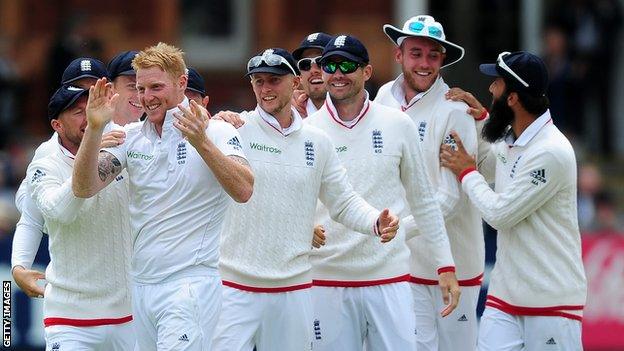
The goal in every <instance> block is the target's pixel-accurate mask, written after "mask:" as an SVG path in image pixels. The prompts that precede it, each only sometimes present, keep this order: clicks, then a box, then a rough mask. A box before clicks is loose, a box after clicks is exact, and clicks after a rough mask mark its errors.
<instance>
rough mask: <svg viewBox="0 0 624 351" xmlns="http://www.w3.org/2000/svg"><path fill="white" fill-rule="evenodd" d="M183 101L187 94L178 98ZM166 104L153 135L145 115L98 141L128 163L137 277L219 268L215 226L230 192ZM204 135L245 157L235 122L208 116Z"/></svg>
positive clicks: (154, 279) (147, 279)
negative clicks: (121, 136)
mask: <svg viewBox="0 0 624 351" xmlns="http://www.w3.org/2000/svg"><path fill="white" fill-rule="evenodd" d="M182 104H183V105H184V106H188V99H187V98H184V101H183V102H182ZM178 111H179V109H178V108H177V107H176V108H173V109H171V110H168V111H167V113H166V116H165V120H164V123H163V127H162V136H161V137H159V136H158V134H157V133H156V129H155V126H154V124H153V123H151V122H150V121H149V120H145V121H144V122H139V123H133V124H129V125H126V126H125V127H124V130H125V132H126V141H125V142H124V143H123V144H122V145H120V146H118V147H115V148H109V149H105V150H106V151H108V152H110V153H111V154H113V155H114V156H115V157H117V159H118V160H119V161H120V162H121V164H122V166H123V167H124V168H126V169H127V170H128V175H129V184H130V188H129V189H130V222H131V224H132V233H133V243H134V245H133V255H132V278H133V280H134V281H135V282H137V283H143V284H150V283H158V282H162V281H163V280H165V279H167V278H171V279H174V278H179V277H182V276H197V275H204V274H215V275H216V274H218V272H217V263H218V259H219V233H220V232H221V227H222V224H223V218H224V216H225V212H226V209H227V207H228V205H229V203H230V197H229V196H228V194H227V193H226V192H225V190H223V188H222V187H221V184H219V182H218V181H217V179H216V178H215V176H214V174H213V173H212V171H211V170H210V168H208V166H207V165H206V163H205V162H204V160H203V159H202V158H201V156H200V155H199V153H198V152H197V151H196V150H195V148H194V147H193V146H192V145H191V144H190V143H189V142H188V141H187V140H186V139H184V137H183V136H182V133H181V132H180V131H179V130H178V129H177V128H175V127H174V126H173V119H174V118H175V117H174V116H173V113H174V112H178ZM206 133H207V135H208V138H210V140H211V141H212V142H213V143H214V144H215V145H216V146H217V147H218V148H219V150H221V152H223V153H224V154H225V155H235V156H239V157H245V155H244V154H243V151H242V149H241V147H240V144H239V140H240V136H239V134H238V132H237V131H236V129H234V127H232V126H231V125H230V124H227V123H225V122H223V121H217V120H211V121H210V123H209V124H208V128H207V129H206Z"/></svg>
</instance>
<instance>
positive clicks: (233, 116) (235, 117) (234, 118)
mask: <svg viewBox="0 0 624 351" xmlns="http://www.w3.org/2000/svg"><path fill="white" fill-rule="evenodd" d="M212 118H214V119H219V120H222V121H224V122H227V123H229V124H231V125H233V126H234V128H236V129H238V128H240V127H242V126H243V124H245V120H243V119H242V118H241V117H240V114H238V113H236V112H232V111H219V112H218V113H217V114H216V115H214V116H212Z"/></svg>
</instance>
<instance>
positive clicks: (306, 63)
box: [297, 56, 321, 72]
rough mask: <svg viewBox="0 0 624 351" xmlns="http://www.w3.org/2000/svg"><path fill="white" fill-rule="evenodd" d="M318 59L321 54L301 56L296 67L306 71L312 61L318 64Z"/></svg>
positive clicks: (310, 67)
mask: <svg viewBox="0 0 624 351" xmlns="http://www.w3.org/2000/svg"><path fill="white" fill-rule="evenodd" d="M320 59H321V56H317V57H306V58H302V59H301V60H299V61H297V67H298V68H299V70H300V71H306V72H307V71H309V70H310V69H312V64H313V63H316V64H317V65H318V61H319V60H320Z"/></svg>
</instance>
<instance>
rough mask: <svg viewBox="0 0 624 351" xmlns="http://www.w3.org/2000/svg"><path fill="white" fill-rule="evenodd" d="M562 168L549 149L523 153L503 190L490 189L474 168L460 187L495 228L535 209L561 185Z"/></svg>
mask: <svg viewBox="0 0 624 351" xmlns="http://www.w3.org/2000/svg"><path fill="white" fill-rule="evenodd" d="M565 177H566V167H565V166H564V165H563V164H561V163H560V162H559V161H558V159H557V157H556V156H555V155H553V154H552V152H548V151H544V152H541V153H536V154H534V155H530V156H527V159H525V161H524V162H523V163H522V165H521V166H520V167H519V168H518V170H517V171H516V176H515V177H514V179H513V181H512V182H511V183H510V184H509V185H508V186H507V187H506V189H505V191H504V192H501V193H497V192H495V191H494V190H492V189H491V188H490V187H489V185H488V183H487V182H486V180H485V179H484V177H483V176H482V175H481V174H480V173H479V172H477V171H473V172H471V173H469V174H467V175H466V176H465V177H464V178H463V179H462V188H463V189H464V191H465V192H466V194H468V196H469V197H470V200H471V201H472V203H473V204H474V205H475V207H476V208H477V209H478V210H479V212H481V215H482V216H483V219H484V220H485V221H486V222H488V224H490V225H491V226H492V227H494V228H495V229H497V230H504V229H508V228H511V227H513V226H514V225H516V224H517V223H518V222H520V221H522V220H523V219H525V218H526V217H528V216H529V215H530V214H531V213H533V212H535V211H536V210H537V209H539V208H540V207H541V206H542V205H543V204H544V203H546V201H548V200H549V199H550V198H551V197H552V196H553V195H554V194H555V193H557V191H559V189H560V188H561V184H562V182H561V181H560V180H561V179H563V178H565Z"/></svg>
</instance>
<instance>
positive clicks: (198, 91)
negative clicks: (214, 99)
mask: <svg viewBox="0 0 624 351" xmlns="http://www.w3.org/2000/svg"><path fill="white" fill-rule="evenodd" d="M186 90H190V91H194V92H196V93H198V94H199V95H201V96H202V97H205V96H206V92H205V91H201V90H199V89H195V88H191V87H189V86H188V85H187V86H186Z"/></svg>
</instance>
